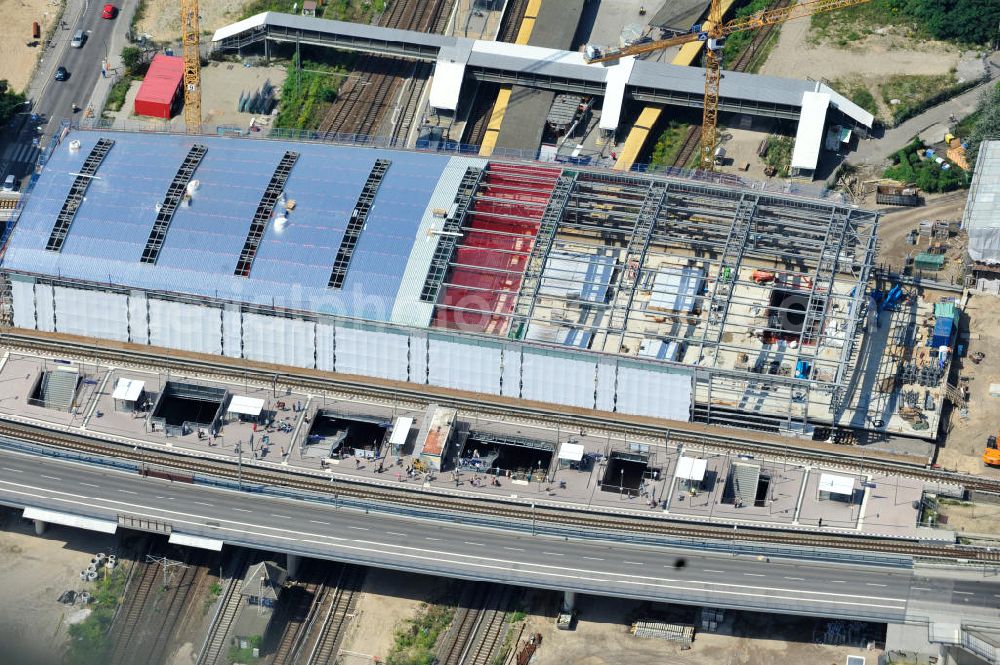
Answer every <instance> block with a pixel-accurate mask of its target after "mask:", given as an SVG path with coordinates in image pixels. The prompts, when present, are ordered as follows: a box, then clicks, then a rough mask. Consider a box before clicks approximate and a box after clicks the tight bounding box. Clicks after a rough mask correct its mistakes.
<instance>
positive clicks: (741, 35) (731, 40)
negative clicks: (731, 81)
mask: <svg viewBox="0 0 1000 665" xmlns="http://www.w3.org/2000/svg"><path fill="white" fill-rule="evenodd" d="M771 4H773V3H772V2H771V0H751V2H750V3H749V4H747V5H746V6H745V7H741V8H739V9H737V10H736V13H735V14H734V15H733V16H734V17H735V18H743V17H744V16H750V15H751V14H756V13H758V12H762V11H764V10H765V9H767V8H768V7H769V6H770V5H771ZM755 33H756V31H755V30H744V31H742V32H734V33H733V34H731V35H729V36H728V37H726V45H725V46H724V47H723V49H722V64H723V66H724V67H728V66H729V65H731V64H732V63H733V62H734V61H735V60H736V58H738V57H739V56H740V53H742V52H743V50H744V49H745V48H747V47H748V46H750V42H752V41H753V38H754V35H755Z"/></svg>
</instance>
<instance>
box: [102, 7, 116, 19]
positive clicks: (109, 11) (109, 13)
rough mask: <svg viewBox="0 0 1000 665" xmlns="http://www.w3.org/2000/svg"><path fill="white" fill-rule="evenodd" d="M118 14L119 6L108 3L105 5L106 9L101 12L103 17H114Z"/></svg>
mask: <svg viewBox="0 0 1000 665" xmlns="http://www.w3.org/2000/svg"><path fill="white" fill-rule="evenodd" d="M116 14H118V8H117V7H115V6H114V5H112V4H111V3H108V4H106V5H104V10H103V11H102V12H101V18H114V17H115V15H116Z"/></svg>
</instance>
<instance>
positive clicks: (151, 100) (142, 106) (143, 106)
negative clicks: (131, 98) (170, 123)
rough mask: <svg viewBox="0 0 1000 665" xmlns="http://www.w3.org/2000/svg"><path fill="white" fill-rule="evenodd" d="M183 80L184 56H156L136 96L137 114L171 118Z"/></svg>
mask: <svg viewBox="0 0 1000 665" xmlns="http://www.w3.org/2000/svg"><path fill="white" fill-rule="evenodd" d="M183 80H184V58H180V57H177V56H172V55H163V54H157V55H156V56H154V57H153V61H152V62H151V63H150V64H149V71H148V72H146V78H144V79H143V80H142V85H141V86H140V87H139V94H138V95H136V97H135V114H136V115H149V116H153V117H154V118H167V119H169V118H170V116H171V115H172V114H173V107H174V101H175V100H176V99H177V98H178V96H179V94H180V91H181V83H182V81H183Z"/></svg>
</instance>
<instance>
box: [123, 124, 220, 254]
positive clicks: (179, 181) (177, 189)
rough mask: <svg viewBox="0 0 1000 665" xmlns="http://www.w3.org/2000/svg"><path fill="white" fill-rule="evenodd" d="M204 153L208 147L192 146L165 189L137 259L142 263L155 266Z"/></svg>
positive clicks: (197, 144)
mask: <svg viewBox="0 0 1000 665" xmlns="http://www.w3.org/2000/svg"><path fill="white" fill-rule="evenodd" d="M206 152H208V146H204V145H201V144H199V143H196V144H194V145H193V146H191V149H190V150H189V151H188V154H187V156H186V157H185V158H184V161H183V162H181V165H180V167H179V168H178V169H177V173H176V174H175V175H174V179H173V181H171V183H170V186H169V187H167V193H166V195H165V196H164V197H163V202H162V203H160V209H159V210H158V211H157V213H156V221H154V222H153V228H152V229H151V230H150V232H149V239H148V240H146V248H145V249H143V251H142V258H140V259H139V260H140V261H142V262H143V263H149V264H155V263H156V259H158V258H159V256H160V250H161V249H162V248H163V241H164V240H166V239H167V230H168V229H169V228H170V221H171V220H172V219H173V218H174V213H175V212H177V206H179V205H180V203H181V201H182V200H183V198H184V194H185V192H186V191H187V186H188V183H190V182H191V178H192V177H194V172H195V170H196V169H197V168H198V165H199V164H201V159H202V157H204V156H205V153H206Z"/></svg>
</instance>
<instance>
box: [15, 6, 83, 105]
mask: <svg viewBox="0 0 1000 665" xmlns="http://www.w3.org/2000/svg"><path fill="white" fill-rule="evenodd" d="M61 5H62V2H61V0H2V1H0V9H2V10H3V18H4V20H3V23H2V24H0V79H7V81H8V82H9V83H10V86H11V87H12V88H13V89H14V90H20V91H23V90H24V89H25V88H26V87H27V86H28V83H29V82H30V81H31V75H32V74H33V73H34V71H35V64H36V63H37V62H38V58H39V56H41V54H42V47H41V46H40V45H39V46H28V43H29V42H32V39H31V23H32V21H38V23H39V24H40V25H41V26H42V36H43V37H44V36H45V35H46V34H47V33H48V31H49V29H50V28H51V26H52V25H53V23H54V22H55V20H56V16H58V14H59V9H60V6H61ZM62 34H68V33H66V32H63V33H62ZM66 39H69V37H66Z"/></svg>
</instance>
